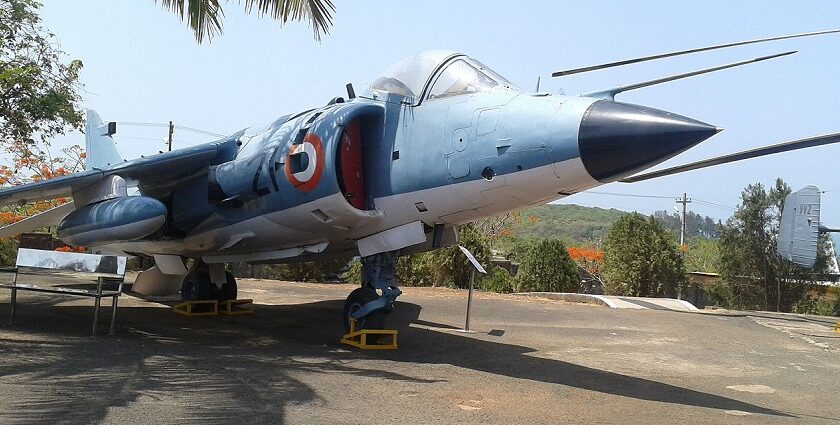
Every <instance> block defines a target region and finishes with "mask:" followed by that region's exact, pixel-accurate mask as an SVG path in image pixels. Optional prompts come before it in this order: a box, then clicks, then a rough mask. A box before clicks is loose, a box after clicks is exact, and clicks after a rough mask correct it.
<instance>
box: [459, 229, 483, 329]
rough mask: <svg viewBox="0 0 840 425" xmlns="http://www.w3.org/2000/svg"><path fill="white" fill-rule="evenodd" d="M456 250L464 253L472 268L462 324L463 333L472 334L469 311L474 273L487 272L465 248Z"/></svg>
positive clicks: (461, 247) (473, 285) (460, 247)
mask: <svg viewBox="0 0 840 425" xmlns="http://www.w3.org/2000/svg"><path fill="white" fill-rule="evenodd" d="M458 248H459V249H460V250H461V252H463V253H464V256H466V257H467V260H469V262H470V264H472V266H473V269H472V271H471V272H470V290H469V292H468V293H467V318H466V321H465V322H464V329H463V332H472V331H470V310H471V309H472V295H473V288H474V287H475V271H476V270H478V272H479V273H481V274H487V271H486V270H484V267H482V266H481V264H480V263H479V262H478V260H476V259H475V256H474V255H472V253H471V252H470V250H468V249H467V248H464V247H463V246H461V245H458Z"/></svg>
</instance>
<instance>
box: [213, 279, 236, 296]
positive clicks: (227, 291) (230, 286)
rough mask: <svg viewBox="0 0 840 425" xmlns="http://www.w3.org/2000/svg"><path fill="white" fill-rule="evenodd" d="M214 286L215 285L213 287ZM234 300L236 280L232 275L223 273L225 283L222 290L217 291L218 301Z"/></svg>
mask: <svg viewBox="0 0 840 425" xmlns="http://www.w3.org/2000/svg"><path fill="white" fill-rule="evenodd" d="M213 286H216V285H213ZM235 299H236V278H235V277H233V273H231V272H225V283H224V284H223V285H222V289H219V301H227V300H235Z"/></svg>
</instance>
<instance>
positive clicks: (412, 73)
mask: <svg viewBox="0 0 840 425" xmlns="http://www.w3.org/2000/svg"><path fill="white" fill-rule="evenodd" d="M457 55H458V54H457V53H455V52H452V51H448V50H428V51H425V52H421V53H418V54H416V55H414V56H409V57H407V58H405V59H403V60H401V61H399V62H397V63H396V64H395V65H394V66H392V67H390V68H388V70H387V71H385V73H384V74H382V76H381V77H379V78H377V79H376V80H375V81H374V82H373V84H371V85H370V88H371V90H380V91H384V92H388V93H393V94H398V95H400V96H405V97H411V98H416V97H418V96H420V94H421V93H422V92H423V87H424V86H425V85H426V81H428V80H429V77H431V75H432V73H433V72H435V70H436V69H437V68H438V67H439V66H440V65H441V64H442V63H443V62H444V61H445V60H447V59H449V58H450V57H453V56H457Z"/></svg>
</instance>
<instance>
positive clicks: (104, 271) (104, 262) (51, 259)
mask: <svg viewBox="0 0 840 425" xmlns="http://www.w3.org/2000/svg"><path fill="white" fill-rule="evenodd" d="M125 260H126V258H125V257H120V256H116V255H96V254H81V253H78V252H60V251H44V250H40V249H28V248H20V249H18V256H17V261H16V262H15V264H16V265H17V266H18V267H31V268H38V269H49V270H56V271H60V272H71V273H72V272H84V273H97V274H100V275H104V276H112V275H116V276H122V275H124V274H125Z"/></svg>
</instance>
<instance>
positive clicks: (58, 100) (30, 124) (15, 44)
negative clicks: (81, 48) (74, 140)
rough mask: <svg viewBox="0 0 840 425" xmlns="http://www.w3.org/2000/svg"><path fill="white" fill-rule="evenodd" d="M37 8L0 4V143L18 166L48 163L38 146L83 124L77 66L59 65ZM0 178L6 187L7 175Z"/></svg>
mask: <svg viewBox="0 0 840 425" xmlns="http://www.w3.org/2000/svg"><path fill="white" fill-rule="evenodd" d="M40 7H41V4H40V3H39V2H38V1H36V0H4V1H3V2H0V137H2V141H0V143H2V145H3V146H2V147H3V148H5V149H6V150H7V151H9V152H12V153H13V154H14V155H15V156H16V158H17V159H19V160H20V162H21V163H22V164H24V165H28V162H30V161H35V162H40V163H50V162H51V158H50V157H49V155H48V152H45V151H44V150H42V149H40V148H39V147H38V144H39V143H40V144H41V145H43V146H49V141H50V140H51V139H52V138H53V137H54V136H55V135H57V134H63V133H64V132H65V131H66V130H67V129H68V128H77V129H78V128H81V125H82V121H83V119H82V111H81V109H80V108H79V106H78V103H79V100H80V97H79V93H78V90H79V88H80V84H79V82H78V79H79V71H80V70H81V69H82V62H81V61H78V60H73V61H70V62H68V63H64V62H63V61H62V57H63V56H64V53H63V52H62V51H61V50H59V49H57V48H56V47H55V43H54V42H53V37H54V36H53V34H51V33H49V32H47V31H46V30H45V29H44V28H43V27H42V26H41V18H40V17H39V16H38V13H37V12H38V9H39V8H40ZM39 171H40V170H39ZM1 177H2V178H3V179H4V181H3V182H2V183H9V182H10V181H9V179H10V175H9V174H8V173H4V174H3V175H2V176H1ZM42 177H44V178H48V176H42Z"/></svg>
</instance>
